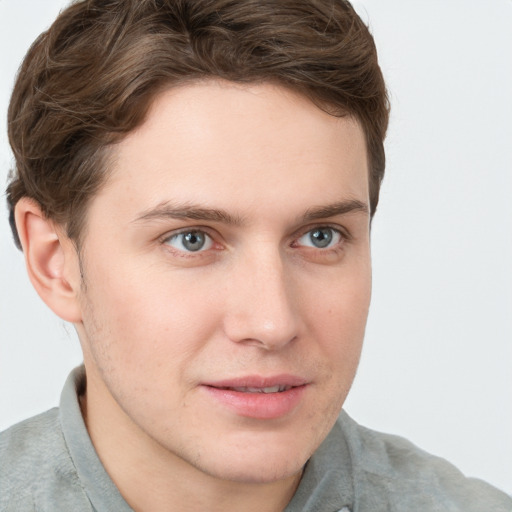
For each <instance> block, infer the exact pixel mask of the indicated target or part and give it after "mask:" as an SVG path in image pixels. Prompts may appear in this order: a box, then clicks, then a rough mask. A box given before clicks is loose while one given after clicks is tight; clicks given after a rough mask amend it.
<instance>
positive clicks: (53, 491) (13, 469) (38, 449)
mask: <svg viewBox="0 0 512 512" xmlns="http://www.w3.org/2000/svg"><path fill="white" fill-rule="evenodd" d="M0 460H1V461H2V463H1V464H0V488H1V489H2V492H1V493H0V512H7V511H9V512H10V511H19V512H25V511H29V510H30V511H31V510H36V508H37V510H38V511H39V510H45V511H46V510H51V508H49V507H50V506H51V505H50V504H51V503H53V504H55V503H57V502H58V503H62V504H69V505H70V506H72V507H73V506H75V505H77V504H78V503H79V502H81V501H83V496H84V494H83V491H82V489H81V488H80V483H79V480H78V476H77V474H76V471H75V468H74V466H73V462H72V460H71V458H70V456H69V452H68V450H67V447H66V442H65V440H64V436H63V433H62V428H61V425H60V419H59V410H58V409H57V408H55V409H51V410H49V411H47V412H45V413H43V414H40V415H38V416H35V417H33V418H30V419H28V420H25V421H23V422H21V423H18V424H16V425H14V426H12V427H10V428H9V429H7V430H5V431H4V432H2V433H0ZM55 500H58V501H55ZM45 504H48V507H47V506H46V505H45ZM70 510H71V509H70ZM75 510H89V508H87V509H82V508H79V509H75Z"/></svg>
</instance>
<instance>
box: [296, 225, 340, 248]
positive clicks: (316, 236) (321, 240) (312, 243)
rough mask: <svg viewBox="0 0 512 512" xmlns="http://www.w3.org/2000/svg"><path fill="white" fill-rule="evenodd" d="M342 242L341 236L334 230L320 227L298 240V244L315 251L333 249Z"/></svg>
mask: <svg viewBox="0 0 512 512" xmlns="http://www.w3.org/2000/svg"><path fill="white" fill-rule="evenodd" d="M342 240H343V235H342V234H341V233H340V232H339V231H338V230H337V229H334V228H329V227H320V228H315V229H312V230H311V231H308V232H307V233H305V234H304V235H302V236H301V237H300V238H299V239H298V240H297V242H298V244H299V245H302V246H305V247H314V248H315V249H328V248H331V247H335V246H336V245H338V244H339V243H340V242H342Z"/></svg>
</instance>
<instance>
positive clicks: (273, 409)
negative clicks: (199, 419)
mask: <svg viewBox="0 0 512 512" xmlns="http://www.w3.org/2000/svg"><path fill="white" fill-rule="evenodd" d="M306 387H307V385H304V386H297V387H293V388H291V389H289V390H287V391H281V392H280V393H244V392H241V391H234V390H231V389H221V388H214V387H212V386H203V388H204V389H205V390H206V391H207V392H208V393H209V394H210V396H212V397H213V398H214V399H215V400H216V401H218V402H220V403H221V404H222V405H224V406H226V407H228V408H229V409H231V410H232V411H234V412H235V413H236V414H238V415H239V416H245V417H246V418H256V419H260V420H271V419H276V418H281V417H283V416H286V415H287V414H290V413H291V412H292V411H293V410H294V409H295V408H296V407H297V406H298V405H299V402H300V401H301V398H302V396H303V395H304V392H305V391H306Z"/></svg>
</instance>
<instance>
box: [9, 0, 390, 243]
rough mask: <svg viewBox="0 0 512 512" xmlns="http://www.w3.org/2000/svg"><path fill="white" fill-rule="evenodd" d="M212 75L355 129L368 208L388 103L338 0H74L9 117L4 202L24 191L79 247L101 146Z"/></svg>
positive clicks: (370, 47) (370, 46)
mask: <svg viewBox="0 0 512 512" xmlns="http://www.w3.org/2000/svg"><path fill="white" fill-rule="evenodd" d="M209 77H213V78H215V77H217V78H221V79H225V80H229V81H233V82H238V83H257V82H266V81H268V82H275V83H278V84H281V85H284V86H285V87H289V88H291V89H293V90H295V91H297V92H299V93H301V94H303V95H305V96H307V97H309V98H310V99H311V100H312V101H313V102H315V103H316V104H317V105H318V106H319V107H320V108H323V109H324V110H326V111H328V112H330V113H332V114H333V115H340V116H342V115H350V116H353V117H354V118H356V119H357V120H358V121H359V122H360V123H361V126H362V128H363V130H364V133H365V136H366V143H367V149H368V155H369V167H370V168H369V183H370V209H371V214H372V215H373V213H374V212H375V209H376V207H377V203H378V198H379V189H380V183H381V180H382V178H383V175H384V167H385V156H384V147H383V141H384V137H385V134H386V128H387V124H388V118H389V104H388V99H387V94H386V88H385V84H384V80H383V77H382V73H381V70H380V68H379V65H378V61H377V53H376V49H375V44H374V41H373V38H372V36H371V34H370V33H369V31H368V28H367V27H366V26H365V24H364V23H363V22H362V21H361V19H360V18H359V17H358V15H357V14H356V13H355V11H354V9H353V7H352V6H351V5H350V3H349V2H348V1H345V0H82V1H77V2H74V3H72V4H71V5H70V6H69V7H68V8H67V9H66V10H64V11H63V12H62V13H61V14H60V15H59V17H58V18H57V19H56V21H55V22H54V23H53V25H52V26H51V27H50V29H49V30H48V31H47V32H44V33H43V34H41V35H40V36H39V37H38V39H37V40H36V41H35V42H34V43H33V45H32V47H31V48H30V50H29V51H28V53H27V55H26V57H25V60H24V62H23V64H22V66H21V68H20V71H19V74H18V77H17V81H16V84H15V87H14V91H13V94H12V98H11V103H10V106H9V113H8V130H9V141H10V144H11V147H12V150H13V152H14V157H15V163H16V164H15V165H16V167H15V169H14V170H13V172H12V174H11V181H10V184H9V185H8V188H7V200H8V206H9V210H10V220H11V226H12V228H13V233H14V237H15V240H16V242H17V244H18V246H19V239H18V236H17V232H16V227H15V224H14V214H13V212H14V207H15V205H16V203H17V201H18V200H19V199H20V198H22V197H24V196H26V197H30V198H32V199H34V200H35V201H37V202H38V203H39V204H40V206H41V208H42V211H43V213H44V214H45V216H46V217H47V218H50V219H52V220H54V221H56V222H57V223H59V224H61V225H63V226H65V228H66V231H67V234H68V236H69V237H70V238H71V239H72V240H74V241H75V243H76V244H77V246H79V245H80V235H81V234H82V231H83V224H84V219H85V217H86V211H87V204H88V201H89V200H90V199H91V197H93V195H94V194H95V192H97V191H98V189H99V188H100V187H101V185H102V184H103V183H104V182H105V180H106V179H107V174H108V173H107V158H108V154H109V151H108V149H109V146H111V145H112V144H115V143H116V142H119V141H120V140H121V139H122V138H123V137H124V136H125V135H126V134H127V133H128V132H130V131H132V130H133V129H134V128H136V127H137V126H139V125H140V124H142V123H143V121H144V118H145V115H146V113H147V111H148V108H149V106H150V105H151V102H152V100H153V99H154V98H155V96H156V95H157V94H158V92H160V91H162V90H163V89H165V88H168V87H172V86H176V85H182V84H185V83H188V82H191V81H197V80H202V79H205V78H209Z"/></svg>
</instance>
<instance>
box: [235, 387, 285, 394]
mask: <svg viewBox="0 0 512 512" xmlns="http://www.w3.org/2000/svg"><path fill="white" fill-rule="evenodd" d="M290 387H291V386H271V387H268V388H250V387H236V388H230V389H232V390H233V391H240V392H241V393H279V392H280V391H287V390H288V389H290Z"/></svg>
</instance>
